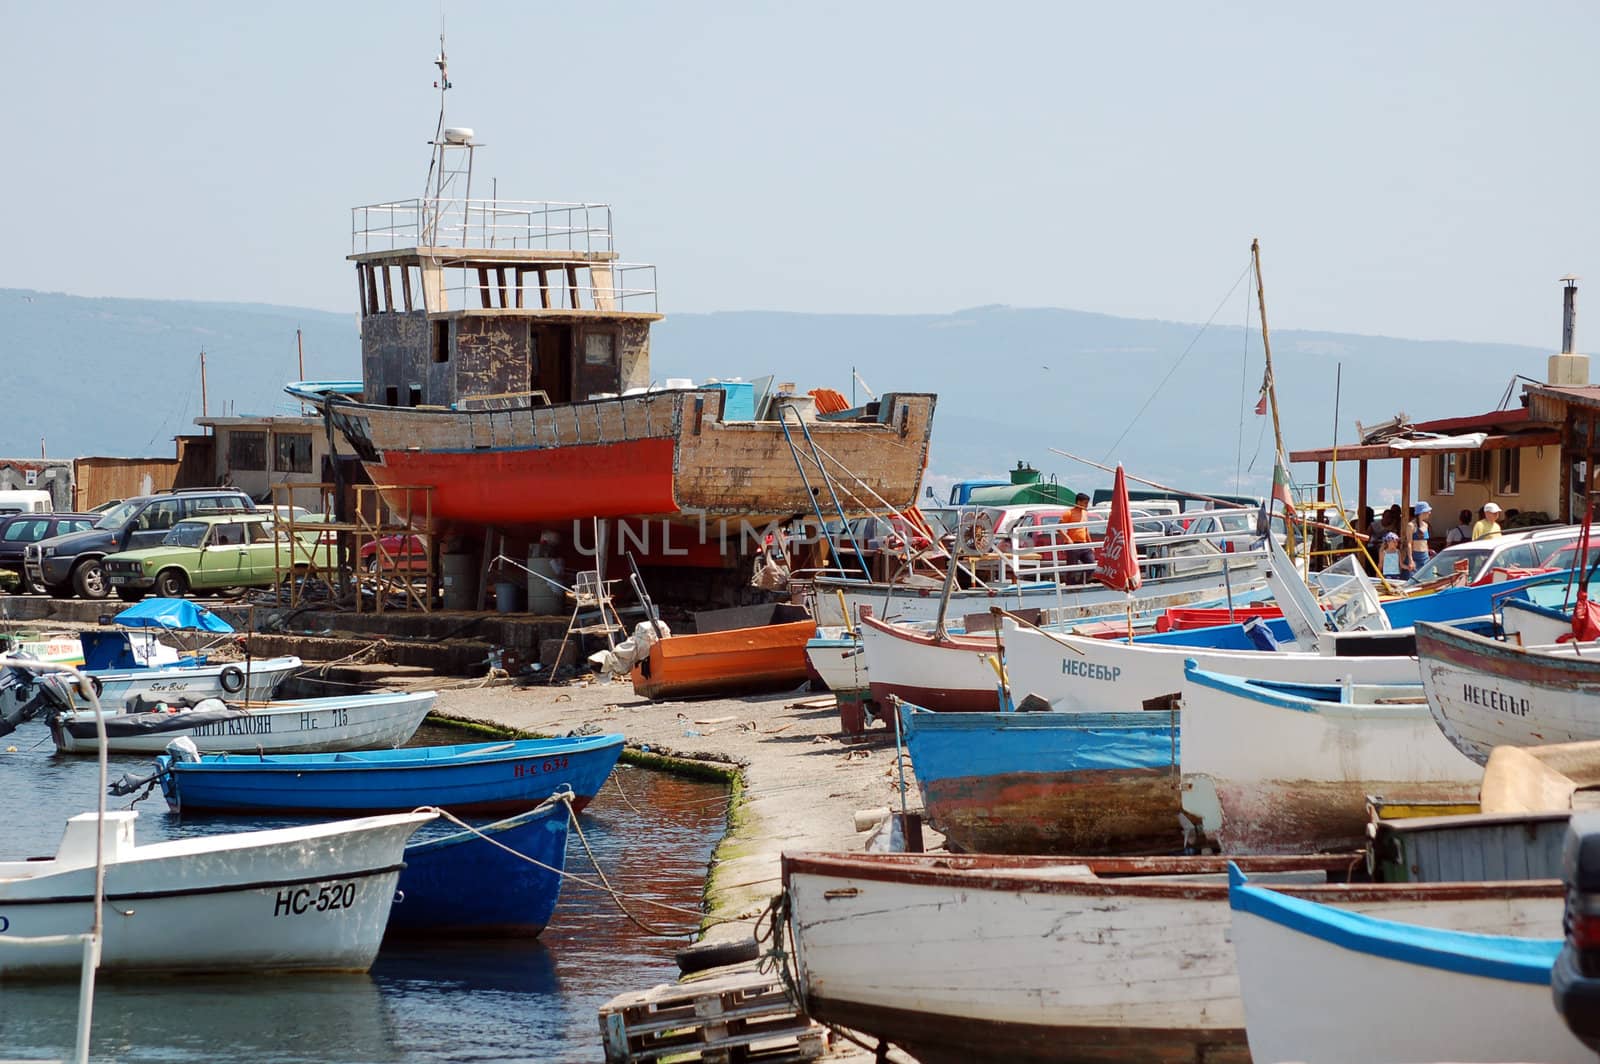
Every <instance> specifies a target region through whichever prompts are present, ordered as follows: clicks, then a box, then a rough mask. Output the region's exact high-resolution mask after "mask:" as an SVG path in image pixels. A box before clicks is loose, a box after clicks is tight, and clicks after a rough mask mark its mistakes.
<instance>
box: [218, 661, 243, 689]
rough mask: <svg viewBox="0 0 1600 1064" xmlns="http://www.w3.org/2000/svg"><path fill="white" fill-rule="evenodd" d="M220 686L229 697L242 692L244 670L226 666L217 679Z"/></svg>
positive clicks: (235, 666) (234, 666)
mask: <svg viewBox="0 0 1600 1064" xmlns="http://www.w3.org/2000/svg"><path fill="white" fill-rule="evenodd" d="M217 681H218V682H219V683H221V684H222V689H223V690H224V691H226V692H228V693H229V694H230V695H234V694H238V693H239V692H240V691H243V690H244V670H243V669H241V668H239V666H237V665H228V666H226V667H224V668H223V670H222V674H221V675H220V676H218V677H217Z"/></svg>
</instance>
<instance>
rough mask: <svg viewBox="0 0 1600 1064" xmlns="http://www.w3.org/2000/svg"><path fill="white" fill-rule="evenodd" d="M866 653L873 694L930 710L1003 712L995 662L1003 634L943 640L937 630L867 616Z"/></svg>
mask: <svg viewBox="0 0 1600 1064" xmlns="http://www.w3.org/2000/svg"><path fill="white" fill-rule="evenodd" d="M860 632H861V649H862V655H863V657H865V658H866V662H867V668H868V670H869V679H868V689H869V690H870V691H871V692H872V697H873V698H874V699H875V700H876V701H877V702H879V703H880V704H887V703H888V701H889V698H890V696H893V697H896V698H899V699H901V700H903V701H906V702H911V703H914V704H916V705H919V706H922V707H923V708H925V709H936V710H952V711H968V712H989V713H992V712H994V711H996V710H998V709H999V708H1000V693H999V692H1000V674H999V673H998V672H997V671H996V670H995V667H994V666H993V665H992V664H990V661H989V659H990V658H994V657H998V656H999V655H1000V654H1001V653H1002V650H1003V647H1002V645H1001V641H1000V635H999V633H998V632H997V631H992V632H982V633H977V634H973V635H965V634H960V633H946V634H944V635H937V634H935V633H934V632H933V630H932V629H931V628H924V627H912V626H910V625H905V624H892V623H889V622H887V621H880V620H879V619H878V618H876V617H874V616H873V615H872V610H871V608H870V607H868V608H865V609H863V610H862V611H861V626H860Z"/></svg>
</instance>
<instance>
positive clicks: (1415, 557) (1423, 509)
mask: <svg viewBox="0 0 1600 1064" xmlns="http://www.w3.org/2000/svg"><path fill="white" fill-rule="evenodd" d="M1432 512H1433V504H1432V503H1429V502H1419V503H1417V504H1416V505H1415V506H1413V507H1412V508H1411V520H1409V521H1407V522H1406V532H1405V536H1404V538H1403V541H1402V542H1401V544H1400V551H1401V559H1402V560H1403V561H1405V562H1406V564H1405V565H1403V566H1401V572H1402V573H1403V574H1404V575H1407V576H1409V575H1410V574H1411V573H1414V572H1416V571H1417V570H1418V569H1421V568H1422V567H1423V566H1424V565H1426V564H1428V558H1429V557H1430V556H1431V555H1432V553H1433V552H1432V551H1431V550H1430V549H1429V548H1428V537H1429V533H1430V532H1431V529H1430V528H1429V527H1428V515H1429V514H1430V513H1432Z"/></svg>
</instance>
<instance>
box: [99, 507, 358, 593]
mask: <svg viewBox="0 0 1600 1064" xmlns="http://www.w3.org/2000/svg"><path fill="white" fill-rule="evenodd" d="M328 560H329V551H328V548H327V547H324V546H319V545H317V544H315V543H308V542H306V541H305V540H304V539H302V538H300V537H298V536H297V537H294V538H293V539H292V540H291V539H290V537H289V536H288V535H287V534H284V533H274V532H273V529H272V522H271V521H270V520H268V519H267V515H266V514H265V513H252V514H230V515H228V516H226V517H192V518H190V519H188V520H187V521H179V522H178V523H177V524H175V525H173V526H172V530H171V531H169V532H168V533H167V534H166V536H165V538H163V539H162V540H161V542H160V544H158V545H157V546H154V547H145V548H143V549H142V550H133V551H125V552H123V553H120V554H108V555H106V557H105V558H104V559H103V560H102V561H101V565H102V567H103V568H104V569H105V575H106V581H107V583H108V584H109V585H110V586H111V588H112V590H114V591H115V592H116V593H117V597H118V598H120V599H122V600H123V601H125V602H137V601H139V600H140V599H142V598H144V597H145V595H147V594H149V593H150V592H152V591H154V592H155V593H156V594H157V595H160V596H161V597H162V598H181V597H182V596H184V595H186V594H188V593H189V592H190V591H212V592H215V591H222V590H224V589H227V588H236V587H271V586H272V585H273V584H274V583H276V582H277V579H278V574H279V572H280V570H281V569H284V568H290V567H299V566H306V565H310V564H312V563H315V564H316V565H317V566H319V567H325V566H326V565H327V564H328Z"/></svg>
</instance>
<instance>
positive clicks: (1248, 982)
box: [1233, 892, 1594, 1064]
mask: <svg viewBox="0 0 1600 1064" xmlns="http://www.w3.org/2000/svg"><path fill="white" fill-rule="evenodd" d="M1262 893H1266V892H1262ZM1287 920H1294V921H1295V922H1294V923H1293V924H1288V923H1285V922H1284V921H1287ZM1319 924H1320V925H1321V926H1319ZM1329 925H1332V926H1329ZM1560 926H1561V925H1560V923H1559V922H1558V923H1555V924H1553V925H1552V926H1551V927H1550V928H1549V929H1547V932H1546V935H1547V936H1548V935H1550V934H1555V933H1558V932H1559V930H1560ZM1399 930H1400V933H1401V934H1402V935H1404V933H1405V931H1406V930H1408V929H1405V928H1401V929H1399ZM1233 941H1234V949H1235V951H1236V953H1237V955H1238V964H1239V982H1240V988H1241V993H1242V997H1243V1001H1244V1008H1245V1015H1246V1018H1247V1020H1248V1026H1249V1043H1250V1052H1251V1056H1252V1057H1253V1058H1254V1059H1256V1060H1295V1061H1305V1062H1306V1064H1357V1062H1361V1064H1367V1062H1370V1061H1423V1060H1453V1061H1504V1060H1519V1061H1539V1062H1549V1064H1569V1062H1570V1064H1578V1062H1580V1061H1583V1062H1592V1061H1593V1060H1594V1050H1592V1049H1588V1048H1586V1047H1585V1046H1584V1045H1583V1043H1582V1042H1580V1041H1578V1039H1577V1038H1576V1037H1575V1036H1574V1035H1573V1034H1572V1033H1571V1031H1569V1030H1568V1029H1567V1026H1566V1024H1564V1023H1563V1022H1561V1017H1560V1014H1559V1013H1557V1012H1556V1011H1555V1009H1554V1008H1553V1007H1552V1005H1551V998H1550V979H1549V971H1548V969H1546V971H1545V973H1544V979H1543V981H1542V982H1532V981H1528V976H1529V975H1530V974H1531V973H1529V972H1527V971H1523V972H1520V973H1519V974H1521V975H1522V976H1523V978H1508V977H1507V974H1508V973H1503V972H1501V971H1499V970H1498V969H1499V968H1500V967H1501V966H1497V965H1493V964H1491V963H1486V962H1483V961H1480V960H1479V958H1478V957H1477V956H1475V955H1472V954H1470V953H1467V954H1461V955H1458V956H1459V957H1460V960H1461V961H1466V962H1468V964H1467V965H1466V966H1470V967H1472V968H1475V969H1477V970H1476V971H1470V972H1469V971H1464V970H1450V969H1448V968H1445V967H1440V966H1438V965H1436V964H1431V963H1428V961H1427V960H1426V959H1422V958H1420V957H1417V956H1416V955H1417V954H1418V953H1423V951H1422V950H1416V949H1415V947H1414V945H1413V942H1412V941H1411V938H1410V937H1409V936H1407V938H1406V939H1405V942H1404V945H1401V944H1398V943H1396V942H1392V941H1382V940H1377V941H1363V940H1362V939H1361V938H1360V937H1357V936H1355V935H1351V934H1350V933H1349V931H1348V930H1347V929H1346V928H1344V926H1343V925H1342V924H1336V923H1334V922H1333V921H1329V922H1328V923H1322V921H1319V920H1318V919H1317V918H1316V917H1315V916H1314V915H1313V916H1311V917H1302V916H1300V914H1299V913H1298V912H1296V913H1293V914H1282V915H1279V916H1277V917H1274V918H1267V917H1265V916H1263V915H1260V914H1258V913H1257V912H1255V911H1250V910H1246V909H1242V908H1239V907H1235V909H1234V911H1233ZM1423 941H1426V939H1424V940H1423ZM1463 945H1464V946H1465V947H1466V948H1468V949H1470V948H1471V947H1472V946H1473V945H1474V944H1473V943H1471V942H1470V941H1464V942H1463ZM1517 946H1518V947H1527V948H1528V952H1529V954H1535V953H1539V952H1548V954H1549V956H1550V958H1551V959H1552V960H1553V959H1554V956H1555V953H1556V950H1557V948H1558V947H1559V942H1558V941H1556V940H1550V941H1547V942H1542V943H1533V942H1518V943H1517ZM1408 947H1410V948H1409V949H1408ZM1389 951H1392V953H1390V955H1385V954H1386V952H1389ZM1407 953H1410V955H1411V958H1412V959H1402V957H1403V956H1405V955H1406V954H1407ZM1529 959H1530V960H1531V959H1534V958H1532V957H1530V958H1529ZM1527 967H1528V968H1534V967H1538V965H1537V964H1532V965H1528V966H1527ZM1352 1017H1359V1018H1360V1022H1357V1023H1352V1022H1351V1018H1352Z"/></svg>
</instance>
